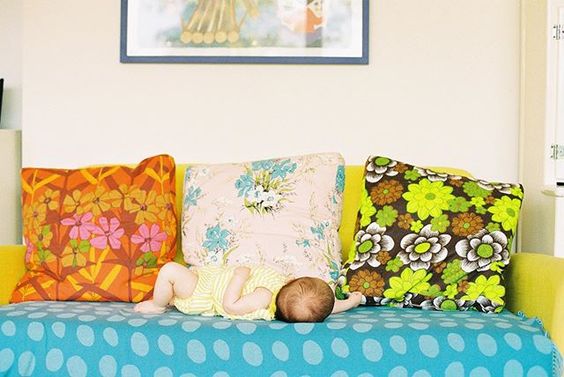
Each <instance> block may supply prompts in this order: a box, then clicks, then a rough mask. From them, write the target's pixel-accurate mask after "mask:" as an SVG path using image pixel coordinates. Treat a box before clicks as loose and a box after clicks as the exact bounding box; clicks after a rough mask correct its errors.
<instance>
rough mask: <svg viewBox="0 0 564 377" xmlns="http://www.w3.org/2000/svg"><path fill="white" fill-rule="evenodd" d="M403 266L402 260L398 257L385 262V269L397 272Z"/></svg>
mask: <svg viewBox="0 0 564 377" xmlns="http://www.w3.org/2000/svg"><path fill="white" fill-rule="evenodd" d="M401 266H403V262H402V261H401V259H399V258H398V257H396V258H394V259H391V260H389V261H388V263H386V271H392V272H398V271H399V270H400V268H401Z"/></svg>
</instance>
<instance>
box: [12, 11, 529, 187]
mask: <svg viewBox="0 0 564 377" xmlns="http://www.w3.org/2000/svg"><path fill="white" fill-rule="evenodd" d="M4 1H6V0H4ZM10 1H16V2H18V1H19V0H8V2H10ZM23 4H24V5H23V17H24V33H23V79H24V81H23V87H24V109H23V114H24V120H25V124H24V126H23V129H24V133H23V148H24V150H23V153H24V164H25V165H41V166H53V167H55V166H69V167H72V166H77V165H83V164H91V163H100V162H108V161H109V162H121V161H128V162H133V161H136V160H140V159H142V158H143V157H145V156H148V155H151V154H154V153H162V152H166V153H169V154H171V155H173V156H174V157H175V158H176V159H177V161H181V162H186V161H203V162H220V161H240V160H248V159H255V158H263V157H272V156H283V155H291V154H298V153H305V152H314V151H333V150H334V151H340V152H342V153H343V155H344V156H345V158H346V160H347V162H348V163H350V164H360V163H362V162H363V161H364V160H365V158H366V157H367V156H368V155H369V154H376V153H378V154H384V155H389V156H391V157H395V158H397V159H402V160H404V161H406V162H414V163H418V164H425V165H450V166H457V167H462V168H465V169H467V170H470V171H472V172H473V173H474V174H475V175H477V176H481V177H484V178H489V179H499V180H509V181H515V180H517V175H518V164H517V156H518V151H517V147H518V122H519V1H518V0H472V1H467V0H427V1H420V0H401V1H390V0H378V1H372V0H371V4H370V5H371V10H370V18H371V25H370V29H371V30H370V36H371V40H370V65H368V66H300V65H196V64H178V65H171V64H139V65H136V64H120V63H119V8H120V5H119V1H117V0H97V1H85V0H24V1H23Z"/></svg>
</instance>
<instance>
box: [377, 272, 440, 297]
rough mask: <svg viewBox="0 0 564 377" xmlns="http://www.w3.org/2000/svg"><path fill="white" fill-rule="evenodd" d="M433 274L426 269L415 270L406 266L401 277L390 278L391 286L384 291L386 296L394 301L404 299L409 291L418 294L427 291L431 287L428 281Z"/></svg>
mask: <svg viewBox="0 0 564 377" xmlns="http://www.w3.org/2000/svg"><path fill="white" fill-rule="evenodd" d="M432 276H433V274H430V273H429V274H428V273H427V271H425V270H418V271H413V270H412V269H411V268H406V269H405V270H403V271H402V273H401V275H400V276H399V277H398V276H393V277H392V278H390V288H388V289H386V290H385V291H384V297H386V298H389V299H392V300H394V301H404V298H405V294H406V293H407V292H411V293H416V294H419V293H422V292H425V291H427V290H429V288H430V287H431V285H430V284H429V283H428V281H429V279H431V277H432Z"/></svg>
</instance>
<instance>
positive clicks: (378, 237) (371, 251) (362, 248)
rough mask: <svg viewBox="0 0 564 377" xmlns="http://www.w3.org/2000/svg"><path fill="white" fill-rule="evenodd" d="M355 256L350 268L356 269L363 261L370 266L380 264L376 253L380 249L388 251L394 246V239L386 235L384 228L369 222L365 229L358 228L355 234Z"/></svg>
mask: <svg viewBox="0 0 564 377" xmlns="http://www.w3.org/2000/svg"><path fill="white" fill-rule="evenodd" d="M354 245H355V246H354V247H355V257H354V261H353V262H352V263H351V266H350V268H351V270H356V269H358V268H360V267H362V266H364V264H365V263H368V264H369V265H370V266H372V267H378V266H380V261H379V260H378V254H379V253H380V251H390V250H392V249H393V248H394V240H393V239H392V237H390V236H388V235H386V228H385V227H380V226H379V225H378V224H377V223H372V224H370V225H369V226H368V227H367V228H366V230H365V229H360V230H359V231H358V233H357V234H356V235H355V243H354Z"/></svg>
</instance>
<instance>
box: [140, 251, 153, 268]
mask: <svg viewBox="0 0 564 377" xmlns="http://www.w3.org/2000/svg"><path fill="white" fill-rule="evenodd" d="M135 265H136V266H137V267H140V266H143V267H145V268H156V267H157V257H156V255H155V254H153V253H143V255H141V256H140V257H139V258H138V259H137V261H135Z"/></svg>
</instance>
